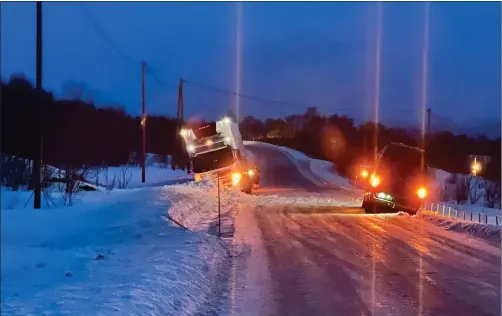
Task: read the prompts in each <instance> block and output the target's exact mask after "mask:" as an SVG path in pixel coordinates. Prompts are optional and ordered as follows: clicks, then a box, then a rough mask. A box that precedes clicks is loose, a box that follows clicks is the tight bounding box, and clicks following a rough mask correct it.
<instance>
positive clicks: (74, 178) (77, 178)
mask: <svg viewBox="0 0 502 316" xmlns="http://www.w3.org/2000/svg"><path fill="white" fill-rule="evenodd" d="M90 170H92V169H91V168H90V166H88V165H84V166H75V165H72V164H71V163H69V164H66V165H65V166H64V169H63V170H62V171H63V179H64V184H65V188H64V191H63V192H62V193H63V201H64V205H67V206H71V205H73V202H74V195H75V193H77V192H78V191H79V187H80V185H81V183H82V182H84V181H85V179H86V177H87V175H88V173H89V171H90Z"/></svg>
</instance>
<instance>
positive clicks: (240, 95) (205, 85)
mask: <svg viewBox="0 0 502 316" xmlns="http://www.w3.org/2000/svg"><path fill="white" fill-rule="evenodd" d="M183 81H184V82H186V83H188V84H191V85H194V86H198V87H200V88H204V89H207V90H211V91H215V92H218V93H222V94H227V95H231V96H238V97H241V98H246V99H250V100H254V101H259V102H265V103H273V104H279V105H287V106H301V107H312V106H315V105H313V104H301V103H293V102H288V101H280V100H274V99H269V98H265V97H261V96H255V95H251V94H243V93H237V92H235V91H230V90H225V89H221V88H217V87H214V86H210V85H207V84H203V83H199V82H195V81H191V80H183ZM334 110H337V111H350V110H353V109H349V108H339V109H334Z"/></svg>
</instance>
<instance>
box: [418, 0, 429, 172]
mask: <svg viewBox="0 0 502 316" xmlns="http://www.w3.org/2000/svg"><path fill="white" fill-rule="evenodd" d="M430 15H431V4H430V2H426V3H425V16H424V42H423V45H422V90H421V93H420V115H421V118H420V131H421V135H420V141H421V147H422V149H424V150H425V134H426V126H425V120H426V114H425V113H426V111H427V101H428V100H427V93H428V90H427V88H428V87H427V86H428V81H427V79H428V72H429V32H430V31H429V29H430ZM424 159H425V157H423V156H422V169H423V168H425V161H424Z"/></svg>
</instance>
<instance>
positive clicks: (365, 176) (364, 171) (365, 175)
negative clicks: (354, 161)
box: [361, 170, 368, 178]
mask: <svg viewBox="0 0 502 316" xmlns="http://www.w3.org/2000/svg"><path fill="white" fill-rule="evenodd" d="M361 177H363V178H367V177H368V171H366V170H363V171H361Z"/></svg>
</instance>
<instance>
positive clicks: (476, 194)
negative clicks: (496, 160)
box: [467, 175, 482, 204]
mask: <svg viewBox="0 0 502 316" xmlns="http://www.w3.org/2000/svg"><path fill="white" fill-rule="evenodd" d="M467 178H468V180H467V185H468V188H469V189H468V195H469V201H470V202H471V204H476V203H478V201H479V199H481V197H482V195H481V192H480V191H479V182H480V181H479V180H480V179H479V177H475V176H473V175H468V176H467Z"/></svg>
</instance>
